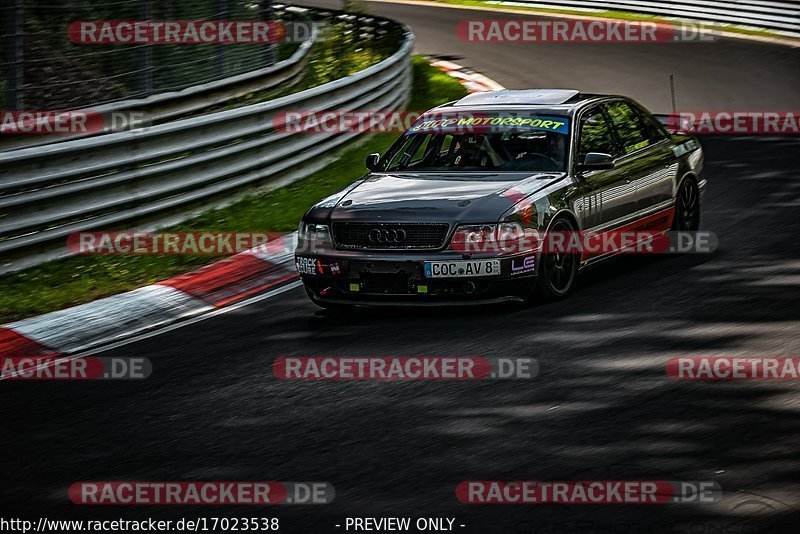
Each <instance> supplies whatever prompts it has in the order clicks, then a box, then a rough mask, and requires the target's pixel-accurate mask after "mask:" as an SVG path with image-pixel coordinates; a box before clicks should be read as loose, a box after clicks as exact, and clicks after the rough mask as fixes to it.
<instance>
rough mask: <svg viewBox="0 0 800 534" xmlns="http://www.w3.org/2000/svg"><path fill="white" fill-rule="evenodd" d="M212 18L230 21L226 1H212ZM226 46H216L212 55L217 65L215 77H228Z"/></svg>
mask: <svg viewBox="0 0 800 534" xmlns="http://www.w3.org/2000/svg"><path fill="white" fill-rule="evenodd" d="M214 18H215V19H217V20H230V11H229V10H228V0H214ZM227 46H228V45H224V44H218V45H217V47H216V48H217V51H216V53H215V54H214V62H215V63H216V65H217V76H219V77H220V78H224V77H225V76H227V75H228V48H227Z"/></svg>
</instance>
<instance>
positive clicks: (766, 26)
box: [493, 0, 800, 37]
mask: <svg viewBox="0 0 800 534" xmlns="http://www.w3.org/2000/svg"><path fill="white" fill-rule="evenodd" d="M493 3H508V4H525V5H527V6H530V7H542V8H554V7H556V8H559V7H560V8H567V9H577V10H586V11H593V10H603V11H628V12H632V13H643V14H647V15H654V16H659V17H676V18H682V19H689V20H697V21H701V22H713V23H720V24H726V25H732V26H745V27H750V28H754V29H762V30H769V31H772V32H775V33H779V34H781V35H786V36H789V37H800V2H797V1H786V0H784V1H773V0H740V1H723V0H718V1H715V0H706V1H704V2H698V1H696V0H691V1H681V0H675V1H670V2H666V1H651V0H616V1H602V0H573V1H569V0H509V1H507V2H493Z"/></svg>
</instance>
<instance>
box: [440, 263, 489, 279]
mask: <svg viewBox="0 0 800 534" xmlns="http://www.w3.org/2000/svg"><path fill="white" fill-rule="evenodd" d="M499 274H500V260H464V261H426V262H425V278H464V277H468V276H498V275H499Z"/></svg>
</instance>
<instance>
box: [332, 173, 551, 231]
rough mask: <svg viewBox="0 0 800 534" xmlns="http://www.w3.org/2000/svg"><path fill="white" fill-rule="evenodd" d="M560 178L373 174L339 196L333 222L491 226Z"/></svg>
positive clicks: (519, 174) (541, 175)
mask: <svg viewBox="0 0 800 534" xmlns="http://www.w3.org/2000/svg"><path fill="white" fill-rule="evenodd" d="M564 176H565V175H564V173H552V172H547V173H537V174H534V175H531V174H529V173H524V174H523V173H497V174H468V173H465V174H458V175H454V174H451V173H438V174H410V173H409V174H384V173H381V174H371V175H368V176H367V177H366V178H365V179H364V180H363V181H362V182H360V183H359V184H357V185H356V186H355V187H353V188H351V189H350V190H349V191H348V192H347V193H345V194H344V195H343V196H341V197H340V198H339V200H338V202H336V204H335V206H333V207H332V209H331V210H330V213H329V214H328V215H329V217H330V219H331V220H332V221H370V222H378V221H387V222H388V221H394V222H405V221H417V222H418V221H425V222H448V223H450V222H456V223H459V222H468V223H469V222H493V221H496V220H498V218H499V217H500V215H502V214H503V213H504V212H505V211H506V210H508V209H509V208H510V207H511V206H512V205H513V204H515V203H516V202H518V201H519V200H520V199H522V198H524V197H527V196H530V195H531V194H534V193H536V192H537V191H538V190H540V189H543V188H545V187H547V186H548V185H549V184H551V183H553V182H554V181H557V180H560V179H562V178H563V177H564Z"/></svg>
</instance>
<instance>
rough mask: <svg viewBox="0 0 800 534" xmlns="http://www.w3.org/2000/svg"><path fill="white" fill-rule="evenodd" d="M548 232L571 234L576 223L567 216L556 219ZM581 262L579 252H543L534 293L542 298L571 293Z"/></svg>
mask: <svg viewBox="0 0 800 534" xmlns="http://www.w3.org/2000/svg"><path fill="white" fill-rule="evenodd" d="M548 232H549V233H555V232H561V233H564V234H565V235H571V234H572V232H575V225H573V224H572V222H571V221H570V220H568V219H566V218H560V219H556V220H555V221H554V222H553V224H552V225H551V226H550V229H549V230H548ZM579 264H580V255H579V254H568V253H563V252H558V253H552V252H551V253H544V254H542V255H541V264H540V267H539V276H537V278H536V289H535V290H534V295H535V296H536V297H538V298H539V299H542V300H556V299H562V298H564V297H566V296H567V295H569V294H570V293H571V292H572V290H573V288H574V287H575V279H576V278H577V276H578V267H579Z"/></svg>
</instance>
